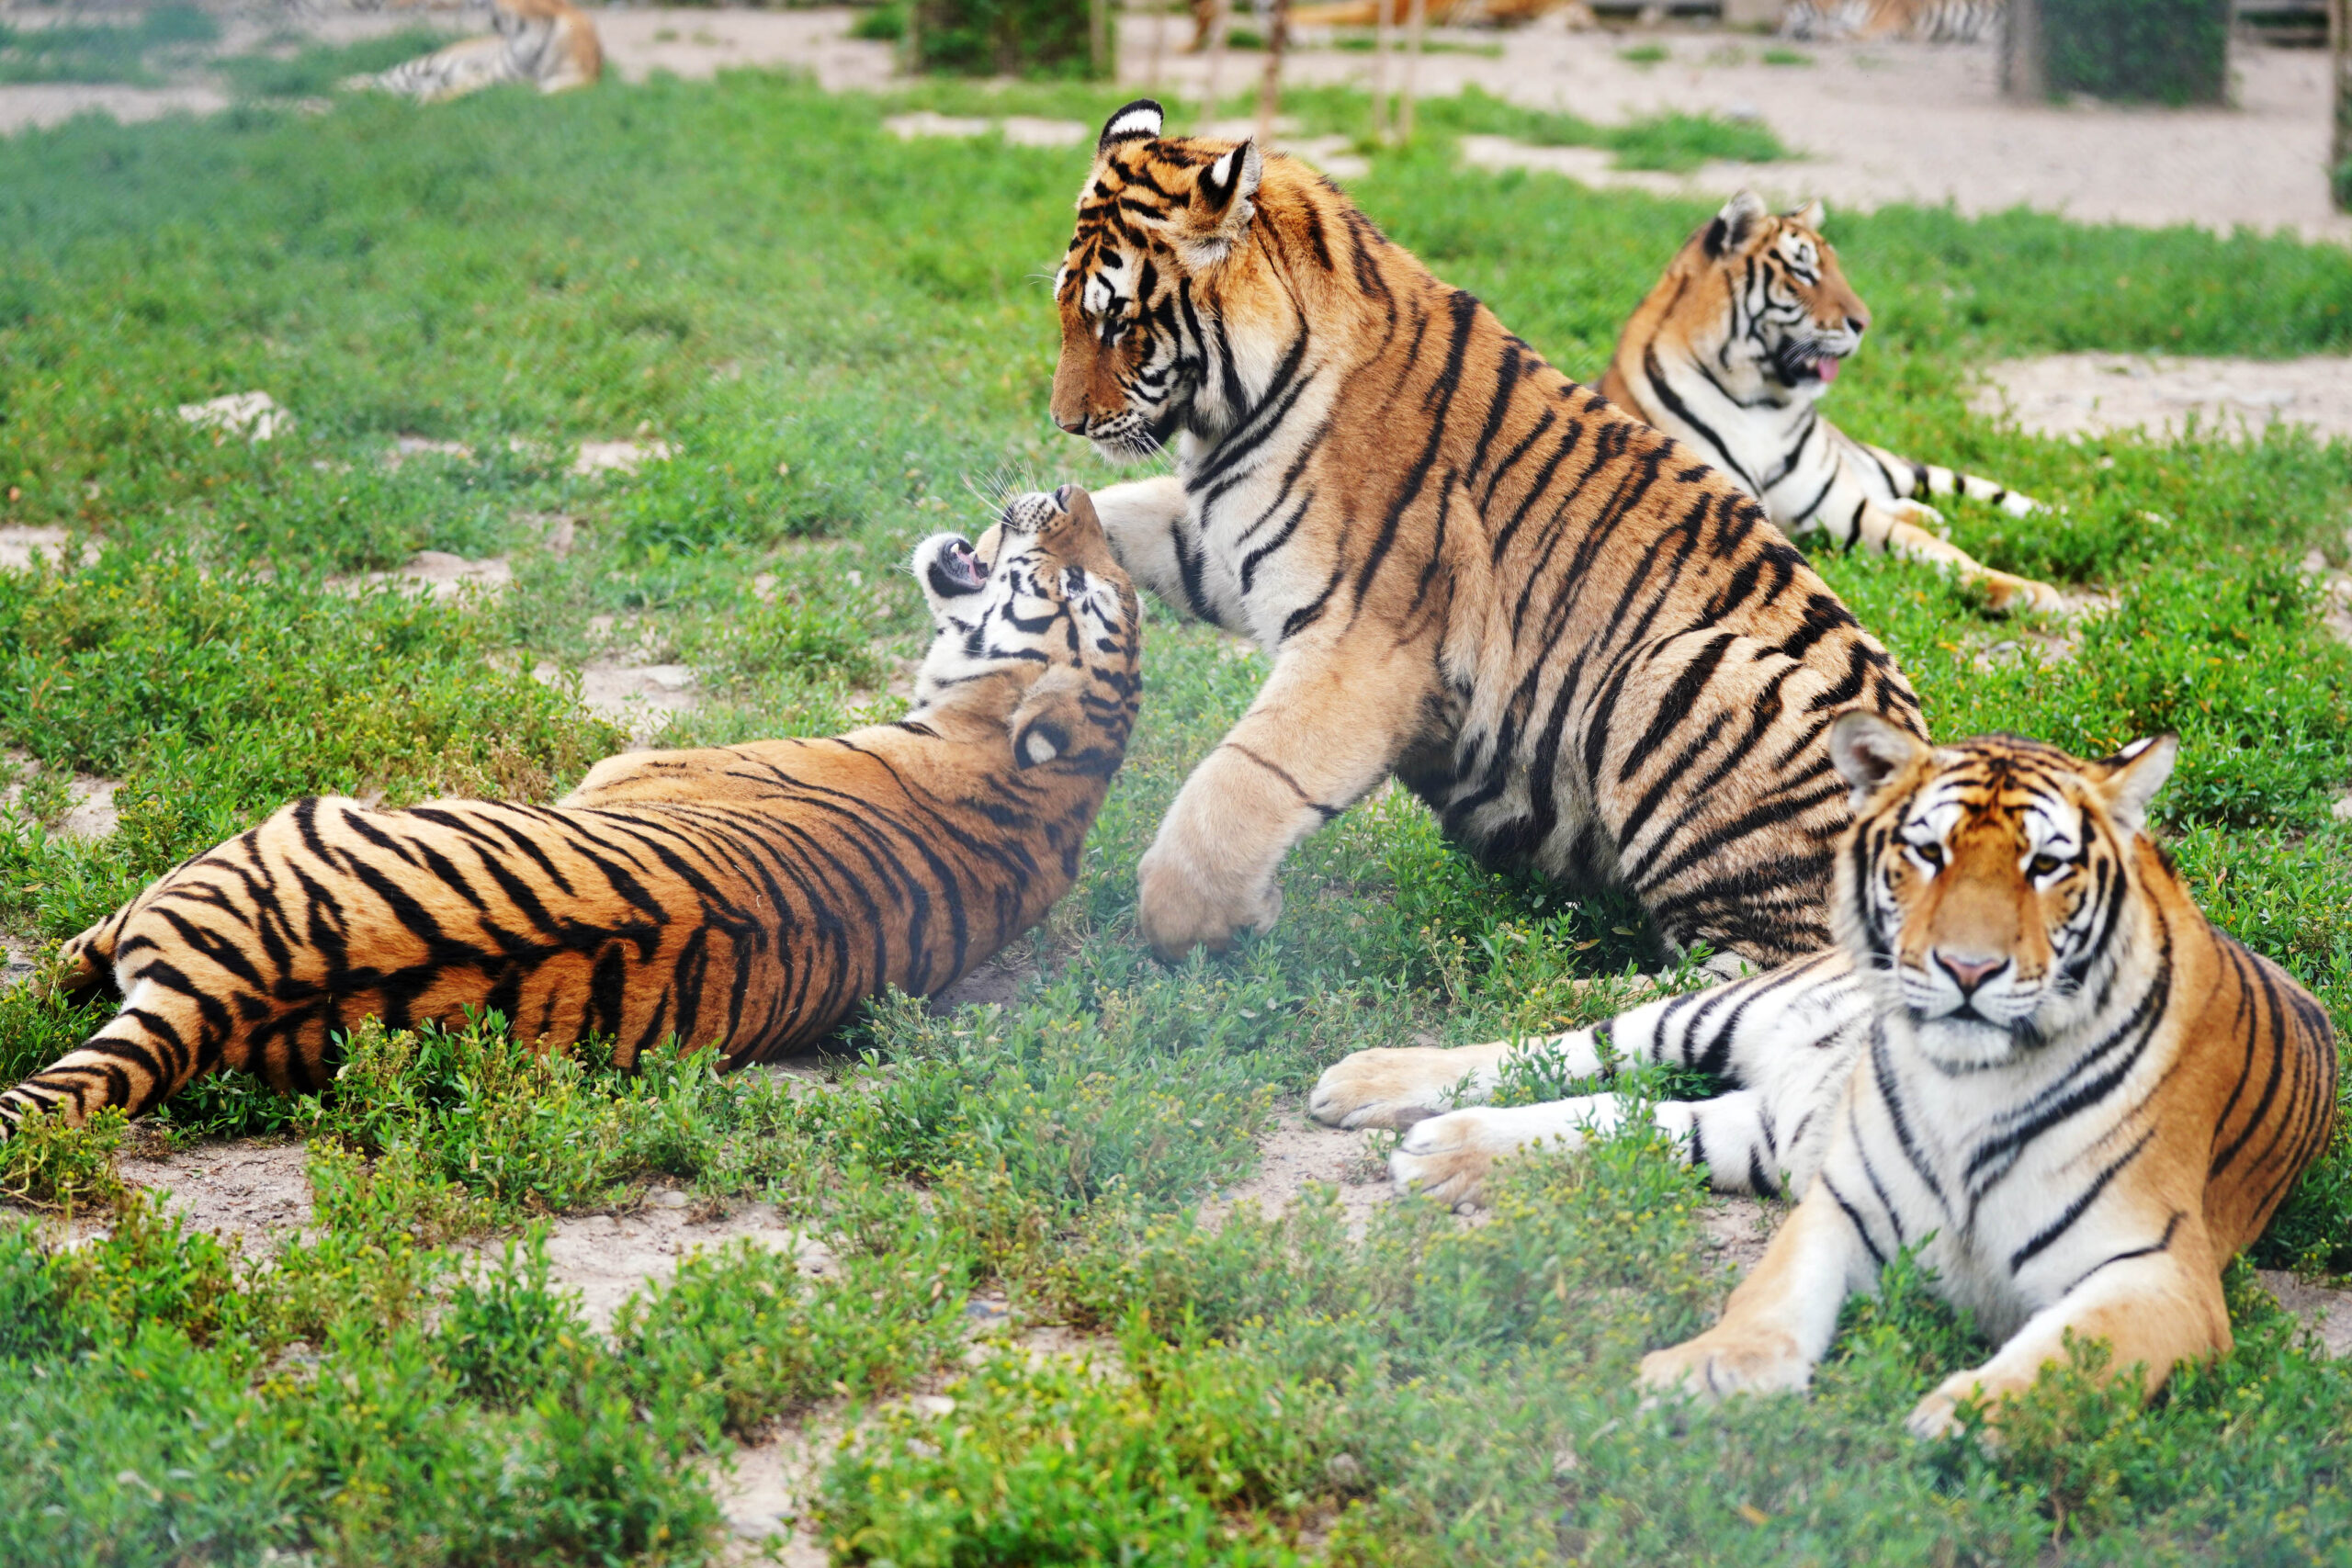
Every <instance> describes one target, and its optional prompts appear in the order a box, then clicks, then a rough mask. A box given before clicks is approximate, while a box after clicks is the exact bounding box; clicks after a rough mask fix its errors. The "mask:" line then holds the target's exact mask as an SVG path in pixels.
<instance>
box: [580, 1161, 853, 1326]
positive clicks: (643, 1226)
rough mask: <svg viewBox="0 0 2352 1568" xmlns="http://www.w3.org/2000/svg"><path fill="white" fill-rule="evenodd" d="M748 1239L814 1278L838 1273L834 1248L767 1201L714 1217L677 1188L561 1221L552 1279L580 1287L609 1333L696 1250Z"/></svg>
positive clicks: (584, 1304)
mask: <svg viewBox="0 0 2352 1568" xmlns="http://www.w3.org/2000/svg"><path fill="white" fill-rule="evenodd" d="M742 1240H749V1241H752V1242H754V1243H756V1244H757V1245H759V1246H761V1247H766V1248H768V1249H769V1250H771V1251H775V1252H783V1253H788V1254H790V1255H791V1256H792V1258H794V1260H795V1261H796V1262H797V1264H798V1265H799V1267H800V1271H801V1272H802V1273H804V1274H807V1275H809V1276H810V1277H811V1278H818V1279H821V1278H825V1277H827V1276H830V1275H832V1274H834V1273H837V1272H838V1271H839V1270H838V1267H837V1265H836V1264H835V1263H834V1261H833V1254H832V1251H831V1248H829V1247H826V1246H825V1245H824V1244H823V1243H822V1242H820V1241H817V1240H814V1239H812V1238H811V1237H810V1236H809V1234H808V1232H807V1231H806V1229H805V1228H803V1227H799V1226H796V1225H793V1224H788V1223H787V1222H786V1220H785V1219H784V1217H783V1216H782V1215H781V1214H779V1213H776V1211H775V1209H773V1208H771V1207H769V1206H768V1205H767V1204H764V1203H753V1204H750V1205H747V1206H746V1207H744V1208H741V1209H738V1210H736V1211H735V1212H734V1213H730V1214H727V1215H725V1216H723V1217H710V1216H707V1214H705V1213H703V1212H702V1211H699V1210H697V1209H696V1208H695V1206H694V1201H693V1200H692V1199H690V1198H688V1197H687V1196H686V1194H685V1193H684V1192H682V1191H680V1190H677V1189H676V1188H668V1187H665V1188H657V1189H655V1190H653V1192H652V1193H651V1194H650V1195H649V1196H648V1198H647V1199H646V1201H645V1204H644V1206H643V1207H642V1208H640V1209H639V1210H638V1211H637V1212H635V1213H628V1214H582V1215H577V1216H574V1217H571V1218H567V1219H560V1220H558V1221H556V1222H555V1224H554V1225H553V1227H552V1228H551V1230H550V1232H549V1235H548V1276H549V1278H550V1279H551V1280H553V1281H554V1282H555V1283H557V1284H559V1285H561V1286H564V1287H566V1288H568V1289H571V1290H575V1291H578V1292H580V1304H581V1312H582V1315H583V1316H585V1317H586V1318H587V1320H588V1323H589V1325H590V1326H591V1327H593V1328H595V1329H598V1330H600V1331H601V1330H603V1329H604V1328H605V1327H607V1326H608V1325H610V1324H611V1323H612V1321H613V1314H614V1313H615V1312H616V1311H617V1310H618V1309H619V1307H620V1304H621V1303H623V1302H625V1301H627V1300H628V1298H629V1297H631V1296H633V1295H636V1294H637V1293H638V1292H640V1291H642V1290H643V1289H644V1288H645V1286H646V1285H647V1284H648V1283H649V1282H650V1281H652V1280H669V1279H672V1278H673V1277H675V1275H676V1274H677V1272H678V1265H679V1263H680V1262H681V1261H683V1260H684V1259H685V1258H688V1257H690V1256H691V1255H693V1254H694V1253H696V1252H701V1251H706V1250H715V1249H717V1248H718V1247H726V1246H728V1245H729V1244H730V1243H733V1242H737V1241H742Z"/></svg>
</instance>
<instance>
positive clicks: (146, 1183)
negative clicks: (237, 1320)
mask: <svg viewBox="0 0 2352 1568" xmlns="http://www.w3.org/2000/svg"><path fill="white" fill-rule="evenodd" d="M116 1168H117V1169H118V1170H119V1172H120V1173H121V1176H122V1179H123V1180H124V1181H126V1182H128V1183H130V1185H131V1186H133V1187H138V1188H143V1189H146V1190H150V1191H157V1192H164V1193H167V1194H168V1197H167V1198H166V1199H165V1201H164V1206H165V1207H166V1208H167V1209H168V1210H170V1211H171V1212H172V1213H175V1214H177V1215H179V1216H180V1217H181V1219H182V1220H183V1221H184V1222H186V1224H187V1227H188V1228H189V1229H190V1230H199V1231H207V1232H209V1233H210V1234H212V1235H217V1236H219V1237H220V1239H221V1240H223V1241H235V1242H239V1243H242V1244H243V1247H244V1251H245V1256H247V1257H248V1258H267V1257H269V1256H270V1255H271V1254H272V1253H274V1252H275V1251H276V1250H277V1238H278V1237H279V1236H281V1235H292V1234H293V1233H295V1232H297V1231H300V1230H302V1229H304V1228H306V1227H307V1226H308V1225H309V1224H310V1223H311V1178H310V1171H309V1166H308V1164H307V1161H306V1158H305V1156H304V1152H303V1148H302V1145H301V1142H300V1140H299V1139H291V1138H254V1139H238V1140H235V1141H233V1142H229V1143H219V1144H198V1145H195V1146H193V1147H190V1148H183V1149H175V1150H174V1151H172V1152H171V1153H169V1154H165V1155H143V1154H138V1153H130V1154H125V1155H123V1156H121V1157H120V1158H119V1160H118V1161H117V1162H116ZM76 1228H77V1230H78V1229H79V1228H80V1227H76ZM102 1228H103V1227H101V1226H95V1225H94V1226H92V1227H90V1229H91V1232H92V1234H95V1233H96V1231H97V1230H99V1229H102Z"/></svg>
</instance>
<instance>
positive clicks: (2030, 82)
mask: <svg viewBox="0 0 2352 1568" xmlns="http://www.w3.org/2000/svg"><path fill="white" fill-rule="evenodd" d="M2001 15H2002V17H2003V20H2002V23H2001V91H2002V92H2004V93H2006V94H2007V95H2008V96H2010V97H2012V98H2018V99H2021V100H2023V101H2024V102H2026V103H2030V104H2038V103H2040V102H2041V101H2042V100H2043V99H2045V98H2047V97H2048V96H2050V78H2049V76H2048V74H2047V73H2045V72H2044V71H2043V70H2042V59H2043V55H2044V53H2045V51H2044V50H2043V49H2042V45H2041V0H2009V3H2008V4H2007V6H2003V7H2002V8H2001Z"/></svg>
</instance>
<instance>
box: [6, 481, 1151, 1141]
mask: <svg viewBox="0 0 2352 1568" xmlns="http://www.w3.org/2000/svg"><path fill="white" fill-rule="evenodd" d="M982 544H983V549H984V550H986V551H987V552H988V553H989V560H987V561H984V560H983V559H982V557H981V555H980V554H978V553H976V552H975V550H974V548H973V547H972V546H971V545H969V544H967V543H966V542H965V541H964V540H963V539H961V538H959V537H956V536H953V535H939V536H934V537H933V538H931V539H928V540H926V541H924V543H923V544H922V546H921V547H919V548H918V550H917V552H916V556H915V561H914V567H915V572H916V576H917V578H918V580H919V581H921V583H922V589H923V592H924V596H925V598H926V599H927V600H928V602H929V604H930V605H931V610H932V615H933V620H934V622H935V623H936V626H937V633H936V636H935V637H934V639H933V643H932V646H931V649H930V650H929V652H928V654H927V655H926V656H925V658H924V660H923V664H922V669H921V671H920V672H919V673H918V675H917V678H916V684H915V706H914V708H913V710H912V711H911V712H910V713H909V714H908V716H906V717H905V718H904V719H902V720H900V721H899V722H898V723H896V724H887V725H877V726H875V727H873V728H866V729H860V730H856V731H854V732H853V733H851V734H848V735H844V736H842V737H839V738H838V739H812V740H764V741H753V742H751V743H748V744H745V745H741V746H727V747H718V748H714V749H711V750H695V751H639V752H632V753H629V754H628V755H625V756H619V757H612V758H608V759H606V760H605V761H602V762H600V763H598V764H597V765H596V766H595V767H594V769H592V770H591V771H590V773H589V774H588V776H587V778H586V779H585V780H584V781H583V782H582V784H581V785H580V787H579V788H578V789H576V790H574V791H573V792H572V793H571V795H567V796H566V797H565V798H564V799H563V800H561V801H560V802H559V803H557V804H556V805H554V806H522V805H505V804H499V803H495V802H489V801H471V800H450V801H438V802H435V803H433V804H431V805H427V806H420V807H415V808H414V809H413V810H407V811H378V810H371V809H369V808H368V807H365V806H362V805H361V804H359V803H358V802H357V801H354V800H344V799H335V798H323V799H309V800H301V801H297V802H295V803H294V804H293V805H291V806H288V807H286V808H284V809H283V810H281V811H279V812H278V813H277V815H275V816H273V817H271V818H269V819H268V820H266V821H265V822H264V823H262V824H261V825H260V826H259V827H257V828H254V829H252V830H251V831H249V832H246V833H243V834H242V835H240V836H239V837H237V838H235V839H232V840H229V841H228V842H227V843H225V844H222V845H220V847H218V848H217V849H213V850H210V851H208V852H205V853H203V854H200V855H198V856H196V857H195V858H194V859H192V860H190V861H187V862H186V863H183V864H182V865H180V866H179V867H178V868H177V869H175V870H174V871H172V872H171V873H169V874H166V875H164V877H162V878H161V879H159V880H158V881H157V882H155V883H154V884H153V886H150V887H149V888H148V889H147V890H146V891H145V892H144V893H141V895H140V896H139V897H136V898H134V899H132V900H131V901H130V903H129V904H126V905H125V906H123V908H121V909H119V910H118V911H117V912H116V913H114V914H113V915H111V916H109V917H108V918H107V919H105V920H103V921H101V922H100V923H99V924H97V925H96V926H95V927H93V928H92V929H90V930H89V931H85V932H84V933H82V934H81V935H80V936H78V937H75V938H74V940H73V941H72V942H68V943H67V944H66V945H65V949H64V952H63V953H62V965H63V967H64V969H65V971H66V973H67V975H68V976H69V978H68V981H67V984H68V985H69V987H78V988H85V989H95V988H96V987H100V986H106V985H111V986H112V987H113V988H114V989H115V990H116V991H117V992H118V993H119V995H120V997H121V998H122V1007H121V1010H120V1011H119V1012H118V1013H117V1014H116V1015H115V1016H114V1017H113V1018H112V1019H111V1020H109V1021H107V1023H106V1024H105V1025H104V1026H103V1027H102V1028H100V1029H99V1030H98V1031H97V1032H96V1033H95V1034H94V1035H92V1036H91V1037H90V1038H89V1040H87V1041H86V1042H85V1043H83V1044H81V1045H80V1046H78V1047H76V1048H75V1049H74V1050H73V1051H72V1052H69V1053H68V1054H67V1055H65V1056H64V1057H63V1058H62V1059H61V1060H60V1061H58V1062H57V1063H55V1064H54V1065H52V1066H50V1067H48V1068H47V1069H45V1070H44V1071H41V1072H40V1073H36V1074H34V1075H33V1076H32V1077H28V1078H27V1079H26V1080H25V1081H24V1082H22V1083H20V1084H18V1085H17V1087H16V1088H15V1089H12V1090H10V1091H9V1092H8V1093H7V1094H6V1095H0V1126H5V1127H9V1128H13V1127H14V1126H15V1125H16V1123H17V1122H18V1121H19V1120H20V1119H21V1118H22V1117H23V1116H24V1115H25V1114H26V1113H27V1112H28V1111H33V1110H53V1111H57V1112H59V1113H61V1114H62V1115H63V1116H64V1117H66V1118H67V1119H68V1120H69V1121H71V1122H75V1123H79V1122H85V1121H86V1120H87V1119H88V1118H89V1117H90V1116H91V1115H93V1114H94V1113H96V1111H99V1110H100V1109H102V1108H103V1107H106V1106H110V1105H111V1106H119V1107H121V1108H122V1109H123V1110H124V1111H128V1112H130V1113H133V1114H136V1113H137V1112H139V1111H144V1110H146V1109H148V1108H149V1107H151V1106H153V1105H154V1104H156V1103H157V1102H158V1101H160V1100H164V1098H166V1097H167V1096H169V1095H171V1094H173V1093H174V1092H175V1091H177V1090H178V1089H181V1088H183V1087H184V1086H186V1085H187V1083H188V1082H189V1081H191V1080H192V1079H194V1078H196V1077H199V1076H201V1075H204V1074H207V1073H210V1072H213V1071H215V1070H218V1069H220V1068H222V1067H231V1068H238V1069H242V1070H244V1071H248V1072H253V1073H255V1074H258V1075H260V1076H261V1077H264V1078H266V1079H267V1080H268V1081H269V1082H270V1083H272V1084H273V1085H275V1086H277V1088H278V1089H282V1090H284V1091H287V1092H289V1093H303V1092H311V1091H314V1090H317V1089H320V1088H322V1087H323V1086H324V1085H325V1084H326V1082H327V1081H328V1079H329V1078H330V1077H332V1076H333V1074H334V1067H335V1065H336V1060H335V1058H336V1053H337V1050H338V1042H339V1039H340V1037H341V1036H343V1035H344V1034H345V1033H347V1032H349V1031H350V1030H351V1029H352V1027H353V1026H354V1025H356V1023H357V1022H358V1021H360V1020H361V1019H363V1018H366V1017H368V1016H371V1015H372V1016H375V1017H379V1018H381V1019H382V1020H383V1021H384V1022H385V1023H387V1024H389V1025H390V1026H392V1027H395V1028H401V1027H406V1026H410V1025H413V1024H416V1023H419V1022H422V1021H439V1022H442V1023H451V1024H454V1023H458V1022H460V1021H463V1019H464V1017H465V1015H466V1014H467V1013H468V1012H469V1011H479V1010H489V1011H494V1012H497V1013H499V1014H501V1015H503V1017H505V1018H506V1019H507V1020H508V1021H510V1022H511V1023H512V1024H513V1025H514V1027H515V1032H516V1033H517V1034H519V1035H520V1036H522V1037H523V1038H525V1039H526V1040H531V1041H535V1042H537V1043H539V1045H540V1046H541V1047H542V1048H548V1049H555V1048H561V1047H564V1046H568V1045H570V1044H571V1043H575V1042H577V1041H580V1040H582V1039H584V1038H587V1037H589V1036H601V1037H605V1038H609V1039H610V1040H612V1041H613V1042H614V1043H615V1044H616V1057H617V1059H618V1060H619V1061H620V1062H621V1063H622V1064H623V1065H628V1064H631V1063H633V1062H634V1061H635V1060H636V1059H637V1057H638V1055H639V1054H640V1053H642V1052H644V1051H646V1050H649V1049H654V1048H662V1047H666V1046H668V1045H669V1044H671V1043H675V1044H676V1045H677V1046H679V1047H681V1048H690V1049H691V1048H701V1047H705V1046H715V1047H717V1048H718V1050H719V1051H720V1052H721V1053H722V1055H723V1057H724V1059H725V1062H726V1064H727V1065H728V1066H741V1065H742V1064H744V1063H747V1062H756V1061H760V1060H763V1059H764V1058H766V1057H770V1056H773V1055H778V1054H780V1053H783V1052H787V1051H790V1050H792V1049H793V1048H795V1047H797V1046H799V1045H802V1044H804V1043H808V1042H809V1041H811V1040H813V1039H815V1038H816V1037H817V1036H819V1035H820V1034H822V1033H823V1032H825V1031H826V1030H828V1029H830V1028H831V1027H832V1026H833V1025H834V1024H836V1023H838V1022H839V1021H841V1020H842V1018H843V1017H844V1016H845V1015H846V1014H847V1013H848V1012H849V1010H851V1009H852V1008H853V1007H854V1006H855V1005H856V1004H857V1003H858V1002H859V1001H861V1000H863V999H864V998H866V997H869V996H872V995H874V994H876V992H878V991H880V990H882V989H883V988H884V987H899V988H900V989H903V990H907V991H912V992H917V993H930V992H934V991H937V990H939V989H941V988H943V987H945V986H947V985H949V984H950V983H952V982H953V981H955V980H956V979H957V978H958V977H960V976H963V975H964V974H966V973H967V972H968V971H969V970H970V969H972V968H973V967H974V966H975V965H977V964H979V963H981V962H982V961H983V960H984V959H986V958H987V957H989V954H991V953H994V952H996V951H997V949H998V948H1000V947H1001V946H1002V945H1003V944H1004V943H1005V942H1008V941H1010V940H1011V939H1012V938H1013V937H1014V936H1016V935H1018V934H1019V933H1020V932H1021V931H1024V930H1026V929H1027V928H1028V927H1030V926H1032V925H1034V924H1035V923H1036V922H1037V921H1038V920H1039V919H1043V918H1044V916H1045V914H1046V910H1047V909H1048V908H1051V907H1052V906H1053V904H1054V902H1055V901H1056V900H1057V899H1058V898H1059V897H1061V896H1062V894H1063V893H1064V892H1066V891H1067V890H1068V889H1069V885H1070V882H1071V880H1072V879H1073V878H1074V877H1075V876H1076V875H1077V873H1078V866H1079V858H1080V850H1081V847H1082V846H1083V843H1084V841H1085V838H1086V833H1087V829H1089V828H1090V827H1091V825H1092V823H1093V820H1094V816H1095V813H1096V811H1097V810H1098V809H1099V808H1100V807H1101V806H1102V804H1103V794H1104V791H1105V790H1106V789H1107V788H1108V787H1109V784H1110V780H1111V777H1112V775H1113V774H1114V773H1115V772H1117V770H1118V767H1119V765H1120V761H1121V760H1122V759H1123V758H1124V756H1125V750H1126V743H1127V735H1128V732H1129V730H1130V728H1132V727H1133V725H1134V721H1135V713H1136V694H1137V691H1138V679H1137V657H1138V650H1139V640H1138V639H1139V637H1140V632H1141V622H1140V618H1139V611H1138V606H1137V604H1136V596H1135V592H1134V590H1133V589H1132V588H1130V587H1129V586H1128V583H1127V580H1126V577H1125V574H1124V573H1123V572H1122V571H1120V570H1119V568H1118V564H1117V562H1116V561H1115V560H1114V559H1113V558H1112V555H1111V552H1110V549H1109V547H1108V546H1107V544H1106V543H1105V541H1104V539H1103V531H1102V527H1101V525H1100V523H1099V522H1098V521H1097V520H1096V518H1095V515H1094V512H1093V508H1092V505H1091V502H1090V501H1089V499H1088V497H1087V495H1086V493H1085V492H1084V491H1080V490H1076V489H1070V490H1066V491H1061V492H1059V493H1058V494H1057V495H1056V496H1026V497H1022V498H1019V499H1017V500H1015V501H1014V502H1012V503H1011V504H1010V505H1009V506H1008V507H1007V508H1006V509H1005V513H1004V517H1003V520H1002V521H1001V524H1000V525H998V526H997V527H996V528H994V529H992V530H990V534H989V537H988V538H986V539H984V540H983V541H982Z"/></svg>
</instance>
